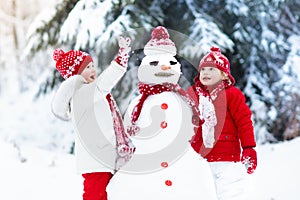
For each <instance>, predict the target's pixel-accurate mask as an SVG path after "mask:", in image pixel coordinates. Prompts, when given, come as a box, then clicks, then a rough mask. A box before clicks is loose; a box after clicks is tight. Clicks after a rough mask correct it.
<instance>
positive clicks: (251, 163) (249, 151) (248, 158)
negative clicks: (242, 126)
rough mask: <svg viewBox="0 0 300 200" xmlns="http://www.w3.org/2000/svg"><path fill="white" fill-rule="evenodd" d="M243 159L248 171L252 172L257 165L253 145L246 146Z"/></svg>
mask: <svg viewBox="0 0 300 200" xmlns="http://www.w3.org/2000/svg"><path fill="white" fill-rule="evenodd" d="M241 160H242V163H243V164H245V166H246V168H247V173H248V174H252V173H253V172H254V170H255V169H256V166H257V156H256V151H255V150H254V149H253V148H252V147H247V148H244V149H243V152H242V158H241Z"/></svg>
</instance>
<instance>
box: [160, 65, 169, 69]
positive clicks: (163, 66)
mask: <svg viewBox="0 0 300 200" xmlns="http://www.w3.org/2000/svg"><path fill="white" fill-rule="evenodd" d="M161 69H162V70H168V69H171V66H167V65H162V66H161Z"/></svg>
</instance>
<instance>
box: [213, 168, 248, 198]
mask: <svg viewBox="0 0 300 200" xmlns="http://www.w3.org/2000/svg"><path fill="white" fill-rule="evenodd" d="M209 164H210V168H211V171H212V175H213V178H214V182H215V188H216V193H217V197H218V200H243V199H246V197H245V190H246V188H245V187H246V185H247V184H246V175H247V172H246V168H245V166H244V165H243V164H242V163H241V162H210V163H209Z"/></svg>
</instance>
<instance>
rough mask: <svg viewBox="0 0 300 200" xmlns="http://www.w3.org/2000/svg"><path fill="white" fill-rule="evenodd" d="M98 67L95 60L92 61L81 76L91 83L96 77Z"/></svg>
mask: <svg viewBox="0 0 300 200" xmlns="http://www.w3.org/2000/svg"><path fill="white" fill-rule="evenodd" d="M96 74H97V72H96V68H95V66H94V63H93V62H90V63H89V64H88V65H87V66H86V67H85V69H84V70H83V71H82V72H81V74H80V75H81V76H83V78H84V79H85V80H86V81H87V82H88V83H91V82H93V81H94V80H95V79H96Z"/></svg>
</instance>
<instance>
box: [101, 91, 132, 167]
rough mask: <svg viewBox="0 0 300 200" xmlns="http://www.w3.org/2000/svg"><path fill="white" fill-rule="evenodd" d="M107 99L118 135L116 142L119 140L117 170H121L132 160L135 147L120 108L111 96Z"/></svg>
mask: <svg viewBox="0 0 300 200" xmlns="http://www.w3.org/2000/svg"><path fill="white" fill-rule="evenodd" d="M106 99H107V101H108V104H109V107H110V111H111V115H112V118H113V125H114V130H115V134H116V140H117V153H118V157H117V160H116V167H115V168H116V170H119V169H120V167H122V166H123V165H124V164H125V163H126V162H128V161H129V160H130V158H131V157H132V154H133V153H134V151H135V147H134V146H133V144H132V143H131V141H130V139H129V138H128V136H127V135H126V134H125V129H124V125H123V120H122V115H121V113H120V111H119V108H118V106H117V104H116V102H115V100H114V99H113V97H112V96H111V94H108V95H107V96H106Z"/></svg>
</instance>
